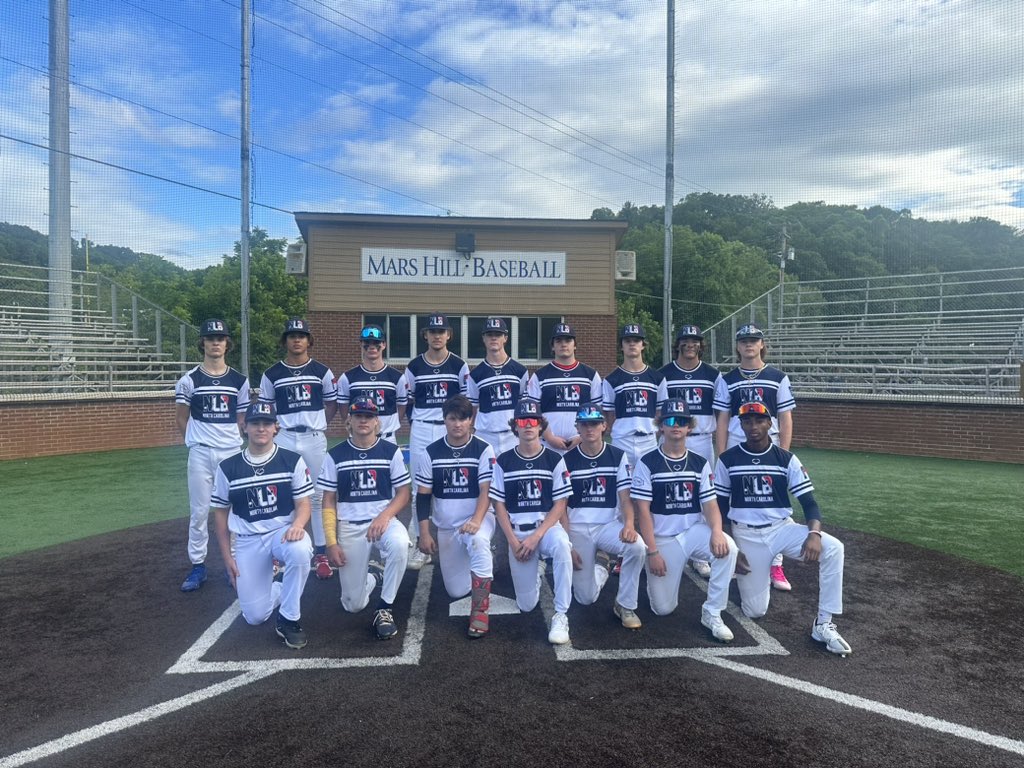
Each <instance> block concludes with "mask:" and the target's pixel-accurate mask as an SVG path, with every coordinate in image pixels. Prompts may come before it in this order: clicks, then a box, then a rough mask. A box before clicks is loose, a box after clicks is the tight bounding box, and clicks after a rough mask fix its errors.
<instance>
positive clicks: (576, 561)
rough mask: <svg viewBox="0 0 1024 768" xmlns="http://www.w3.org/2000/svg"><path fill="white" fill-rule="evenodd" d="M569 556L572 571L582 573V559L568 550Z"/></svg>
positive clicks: (575, 552)
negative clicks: (570, 557)
mask: <svg viewBox="0 0 1024 768" xmlns="http://www.w3.org/2000/svg"><path fill="white" fill-rule="evenodd" d="M569 554H570V555H571V556H572V569H573V570H574V571H582V570H583V558H582V557H581V556H580V553H579V552H577V551H576V550H575V549H573V550H570V552H569Z"/></svg>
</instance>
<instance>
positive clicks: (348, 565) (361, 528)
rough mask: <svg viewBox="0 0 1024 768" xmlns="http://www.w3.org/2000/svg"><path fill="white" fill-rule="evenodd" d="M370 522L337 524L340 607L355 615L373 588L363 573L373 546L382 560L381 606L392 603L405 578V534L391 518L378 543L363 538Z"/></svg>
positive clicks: (407, 545) (406, 545)
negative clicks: (340, 562)
mask: <svg viewBox="0 0 1024 768" xmlns="http://www.w3.org/2000/svg"><path fill="white" fill-rule="evenodd" d="M371 522H372V521H371V520H365V521H359V522H358V523H350V522H346V521H344V520H339V521H338V544H339V545H340V546H341V551H342V552H344V553H345V565H343V566H342V567H341V568H339V569H338V582H339V583H340V584H341V607H342V608H344V609H345V610H346V611H348V612H349V613H358V612H359V611H361V610H363V608H365V607H366V606H367V604H368V603H369V602H370V593H371V592H373V588H374V587H375V586H376V585H377V582H376V580H375V579H374V578H373V576H371V575H370V573H369V572H368V571H367V568H368V567H369V564H370V550H371V549H372V548H373V546H374V544H376V546H377V549H378V550H379V551H380V556H381V559H383V561H384V583H383V584H382V585H381V589H380V597H381V600H383V601H384V602H385V603H393V602H394V601H395V595H397V594H398V587H399V585H400V584H401V583H402V576H404V575H405V566H406V564H407V563H408V562H409V534H408V533H407V532H406V530H405V526H403V525H402V523H401V522H399V520H398V519H397V518H392V519H391V522H390V523H388V527H387V528H386V529H385V530H384V535H383V536H382V537H381V538H380V541H376V542H372V541H370V540H369V539H367V538H366V531H367V529H368V528H369V527H370V523H371Z"/></svg>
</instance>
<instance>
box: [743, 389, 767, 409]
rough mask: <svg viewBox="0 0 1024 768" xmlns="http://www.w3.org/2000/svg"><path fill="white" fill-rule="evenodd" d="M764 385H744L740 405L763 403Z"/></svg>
mask: <svg viewBox="0 0 1024 768" xmlns="http://www.w3.org/2000/svg"><path fill="white" fill-rule="evenodd" d="M763 402H764V387H744V388H743V389H741V390H740V405H743V404H744V403H763Z"/></svg>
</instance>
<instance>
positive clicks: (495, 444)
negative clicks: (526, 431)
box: [466, 317, 529, 455]
mask: <svg viewBox="0 0 1024 768" xmlns="http://www.w3.org/2000/svg"><path fill="white" fill-rule="evenodd" d="M483 335H484V347H485V348H486V349H487V357H485V358H484V360H483V361H482V362H481V363H480V365H478V366H477V367H476V368H474V369H473V370H472V371H471V372H470V374H469V378H468V379H467V380H466V394H467V395H468V396H469V401H470V402H471V403H472V404H473V405H474V407H476V408H477V409H478V410H477V414H476V436H477V437H479V438H481V439H483V440H486V441H487V442H488V443H490V445H491V447H492V448H494V453H495V455H499V454H502V453H504V452H505V451H507V450H510V449H511V448H514V447H515V445H516V436H515V435H513V434H512V430H511V429H509V426H508V422H509V419H511V418H512V412H513V410H514V409H515V406H516V403H518V402H519V400H520V399H521V398H522V396H523V393H524V392H526V385H527V382H528V380H529V373H528V372H527V370H526V367H525V366H524V365H523V364H522V363H519V362H517V361H516V360H513V359H512V358H511V357H509V355H508V352H506V351H505V343H506V342H507V341H508V325H507V324H506V323H505V320H504V319H503V318H500V317H488V318H487V321H486V322H485V323H484V334H483Z"/></svg>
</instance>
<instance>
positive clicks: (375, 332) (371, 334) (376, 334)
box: [360, 328, 384, 341]
mask: <svg viewBox="0 0 1024 768" xmlns="http://www.w3.org/2000/svg"><path fill="white" fill-rule="evenodd" d="M360 335H361V336H362V337H363V338H364V339H376V340H377V341H383V339H384V334H382V333H381V332H380V329H379V328H363V332H362V334H360Z"/></svg>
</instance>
